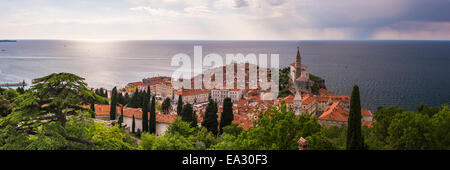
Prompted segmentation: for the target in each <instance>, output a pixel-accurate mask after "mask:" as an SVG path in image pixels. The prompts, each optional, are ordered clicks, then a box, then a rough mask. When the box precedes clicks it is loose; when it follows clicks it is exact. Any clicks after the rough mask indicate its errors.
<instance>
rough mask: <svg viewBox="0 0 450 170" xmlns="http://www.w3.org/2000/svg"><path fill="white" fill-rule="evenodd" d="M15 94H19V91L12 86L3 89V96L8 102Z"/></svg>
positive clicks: (12, 99) (11, 100)
mask: <svg viewBox="0 0 450 170" xmlns="http://www.w3.org/2000/svg"><path fill="white" fill-rule="evenodd" d="M17 96H19V93H18V92H17V91H16V90H14V89H12V88H7V89H6V90H4V91H3V97H5V98H6V99H7V100H8V101H9V102H10V103H12V102H13V101H14V99H15V98H16V97H17Z"/></svg>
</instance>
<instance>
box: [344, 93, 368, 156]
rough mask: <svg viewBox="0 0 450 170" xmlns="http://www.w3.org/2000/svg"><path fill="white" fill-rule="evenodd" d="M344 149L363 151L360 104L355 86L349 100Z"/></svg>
mask: <svg viewBox="0 0 450 170" xmlns="http://www.w3.org/2000/svg"><path fill="white" fill-rule="evenodd" d="M346 147H347V149H348V150H361V149H364V139H363V137H362V135H361V103H360V96H359V87H358V86H357V85H355V86H354V87H353V91H352V97H351V99H350V113H349V116H348V128H347V144H346Z"/></svg>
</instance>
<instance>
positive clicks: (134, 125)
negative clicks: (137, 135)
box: [131, 114, 136, 133]
mask: <svg viewBox="0 0 450 170" xmlns="http://www.w3.org/2000/svg"><path fill="white" fill-rule="evenodd" d="M135 128H136V122H135V120H134V114H133V122H131V133H134V132H135V131H134V129H135Z"/></svg>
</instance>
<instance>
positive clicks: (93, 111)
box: [91, 102, 95, 118]
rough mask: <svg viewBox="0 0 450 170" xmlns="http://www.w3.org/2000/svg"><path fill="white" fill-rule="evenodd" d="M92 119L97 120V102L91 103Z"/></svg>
mask: <svg viewBox="0 0 450 170" xmlns="http://www.w3.org/2000/svg"><path fill="white" fill-rule="evenodd" d="M91 111H92V112H91V117H92V118H95V102H91Z"/></svg>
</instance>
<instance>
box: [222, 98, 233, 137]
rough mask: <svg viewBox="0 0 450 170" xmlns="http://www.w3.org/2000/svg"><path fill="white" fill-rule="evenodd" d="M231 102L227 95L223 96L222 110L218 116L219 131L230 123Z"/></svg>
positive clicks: (231, 113) (231, 118)
mask: <svg viewBox="0 0 450 170" xmlns="http://www.w3.org/2000/svg"><path fill="white" fill-rule="evenodd" d="M233 119H234V115H233V103H232V102H231V99H230V98H229V97H227V98H225V100H224V101H223V111H222V114H221V118H220V133H222V129H223V127H225V126H228V125H231V123H232V122H233Z"/></svg>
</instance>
